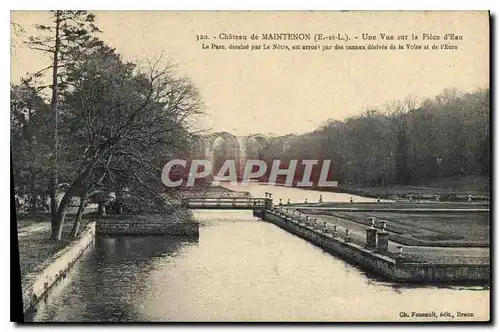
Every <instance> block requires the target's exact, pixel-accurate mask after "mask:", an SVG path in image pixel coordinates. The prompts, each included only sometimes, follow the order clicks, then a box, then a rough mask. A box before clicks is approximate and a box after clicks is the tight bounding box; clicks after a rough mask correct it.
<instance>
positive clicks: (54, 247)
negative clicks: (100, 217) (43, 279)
mask: <svg viewBox="0 0 500 332" xmlns="http://www.w3.org/2000/svg"><path fill="white" fill-rule="evenodd" d="M29 220H30V218H27V219H26V220H23V219H21V220H19V221H18V227H19V224H20V223H21V224H24V225H25V226H26V225H29V224H30V223H28V222H29ZM73 220H74V216H69V217H68V218H67V221H66V222H65V224H64V226H63V237H62V240H61V241H53V240H51V239H50V227H49V228H48V229H43V230H39V231H36V232H32V233H30V234H29V235H27V236H23V237H18V241H19V264H20V269H21V278H23V277H24V276H25V275H26V274H28V273H30V272H32V271H33V270H34V269H35V268H36V267H37V266H38V265H39V264H41V263H43V262H44V261H45V260H46V259H47V258H49V257H51V256H52V255H54V254H55V253H56V252H58V251H59V250H61V249H62V248H64V247H65V246H66V245H68V243H70V242H71V240H72V239H70V238H69V234H70V232H71V228H72V227H73ZM87 222H88V219H83V220H82V223H81V225H80V232H81V231H82V230H84V229H85V227H86V226H87ZM31 224H33V222H31Z"/></svg>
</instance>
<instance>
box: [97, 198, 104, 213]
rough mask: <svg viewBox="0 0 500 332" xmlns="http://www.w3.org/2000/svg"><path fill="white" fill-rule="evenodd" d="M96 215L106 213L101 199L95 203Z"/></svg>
mask: <svg viewBox="0 0 500 332" xmlns="http://www.w3.org/2000/svg"><path fill="white" fill-rule="evenodd" d="M97 215H98V216H99V217H104V216H105V215H106V207H105V206H104V201H102V200H100V201H99V202H98V203H97Z"/></svg>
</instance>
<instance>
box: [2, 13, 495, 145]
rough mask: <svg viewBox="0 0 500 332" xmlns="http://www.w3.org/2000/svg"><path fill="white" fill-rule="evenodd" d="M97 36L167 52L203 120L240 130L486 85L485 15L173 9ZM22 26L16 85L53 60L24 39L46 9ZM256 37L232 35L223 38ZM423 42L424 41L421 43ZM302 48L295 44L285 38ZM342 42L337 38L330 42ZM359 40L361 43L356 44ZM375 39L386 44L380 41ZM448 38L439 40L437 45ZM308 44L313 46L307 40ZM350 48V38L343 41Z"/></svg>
mask: <svg viewBox="0 0 500 332" xmlns="http://www.w3.org/2000/svg"><path fill="white" fill-rule="evenodd" d="M94 13H95V14H96V17H97V18H96V23H97V25H98V26H99V28H100V29H101V30H102V31H103V33H101V34H99V37H100V38H102V39H104V40H105V41H106V42H108V43H109V44H111V46H113V47H115V48H116V49H117V52H118V53H120V54H122V55H123V56H124V58H125V59H127V60H137V61H142V60H145V59H147V58H149V59H154V58H156V57H158V56H160V55H161V54H163V55H166V57H167V58H169V59H172V60H173V61H174V62H175V63H176V64H177V70H178V72H179V73H180V74H182V75H187V76H189V77H190V78H191V80H192V81H193V83H194V84H195V85H196V86H197V87H198V89H199V90H200V93H201V96H202V98H203V100H204V103H205V107H206V116H205V117H204V118H203V119H200V125H201V126H204V127H205V128H206V129H211V130H212V131H214V132H218V131H227V132H230V133H232V134H235V135H248V134H255V133H262V134H270V135H286V134H290V133H295V134H300V133H304V132H309V131H312V130H314V129H316V128H317V127H319V126H321V125H322V124H324V123H325V122H326V121H327V120H328V119H335V120H342V119H345V118H347V117H349V116H353V115H357V114H360V113H362V112H363V111H365V110H366V109H368V108H373V107H378V106H382V105H384V104H385V103H387V102H390V101H392V100H403V99H405V98H406V97H407V96H413V97H417V98H425V97H431V96H434V95H437V94H439V93H440V92H441V91H442V90H443V89H445V88H457V89H459V90H461V91H465V92H470V91H473V90H475V89H478V88H486V87H488V85H489V18H488V14H487V12H440V13H438V12H290V11H289V12H224V11H222V12H196V11H191V12H166V11H154V12H153V11H135V12H132V11H96V12H94ZM11 19H12V21H13V22H16V23H18V24H20V25H21V26H22V27H23V28H24V30H25V32H24V33H22V34H20V35H13V37H12V38H13V39H12V48H11V49H12V52H11V53H12V58H11V81H12V82H14V83H17V82H18V81H19V78H20V77H22V76H23V75H25V74H26V73H27V72H35V71H37V70H38V69H40V68H43V67H44V66H46V64H47V63H48V61H49V58H48V57H43V56H42V55H41V54H40V53H39V52H36V51H32V50H29V49H27V48H26V47H25V46H23V45H22V40H23V39H25V38H27V36H29V35H33V34H36V30H35V29H34V27H33V24H35V23H47V22H48V16H47V13H46V12H35V11H31V12H26V11H16V12H12V15H11ZM275 32H293V33H299V32H301V33H311V34H315V33H324V34H336V33H347V34H348V35H349V36H361V34H362V33H369V34H371V35H375V36H379V35H380V33H387V34H411V33H416V34H417V35H422V34H423V33H435V34H445V33H455V34H457V35H462V36H463V40H461V41H456V42H454V43H455V44H456V45H458V46H459V50H455V51H380V50H378V51H375V50H374V51H330V52H321V51H297V52H284V51H253V52H251V51H236V50H226V51H216V50H211V49H208V50H206V49H202V47H201V42H200V41H196V35H198V34H206V35H207V36H210V37H212V36H218V35H219V34H220V33H228V34H238V35H243V34H246V35H250V34H252V33H256V34H258V35H261V34H262V33H275ZM230 42H232V43H234V44H241V43H249V41H238V40H234V41H225V42H221V43H226V44H228V43H230ZM421 42H422V41H418V43H421ZM283 43H284V44H287V43H288V44H289V45H291V44H295V43H296V42H283ZM335 43H339V44H341V43H342V42H333V44H335ZM352 43H354V42H352ZM374 43H376V44H383V43H385V44H387V42H383V41H381V40H380V39H378V40H376V41H374ZM439 43H441V42H439ZM303 44H311V45H313V44H315V43H314V42H303ZM344 45H345V44H344Z"/></svg>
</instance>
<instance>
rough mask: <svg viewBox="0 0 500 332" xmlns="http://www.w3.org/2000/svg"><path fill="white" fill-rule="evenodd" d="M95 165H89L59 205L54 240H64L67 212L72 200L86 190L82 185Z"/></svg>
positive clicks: (53, 233) (53, 231) (53, 234)
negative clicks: (63, 231) (63, 233)
mask: <svg viewBox="0 0 500 332" xmlns="http://www.w3.org/2000/svg"><path fill="white" fill-rule="evenodd" d="M92 168H93V164H91V165H88V166H87V168H86V169H85V170H84V171H83V172H82V173H81V174H80V175H79V176H78V178H77V179H76V180H75V181H74V182H73V183H72V184H71V186H70V187H69V188H68V190H67V191H66V193H65V194H64V196H63V198H62V199H61V202H60V203H59V209H58V211H57V219H56V221H57V222H56V223H55V228H54V226H53V228H52V236H51V238H52V239H53V240H57V241H59V240H61V238H62V230H63V226H64V220H65V219H66V210H67V208H68V206H69V203H70V201H71V198H72V197H73V196H74V195H75V194H76V193H77V192H79V191H80V190H83V189H86V188H82V184H83V182H84V180H85V179H86V178H87V176H88V175H89V174H90V172H91V171H92Z"/></svg>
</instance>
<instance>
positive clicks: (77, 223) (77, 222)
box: [69, 194, 87, 238]
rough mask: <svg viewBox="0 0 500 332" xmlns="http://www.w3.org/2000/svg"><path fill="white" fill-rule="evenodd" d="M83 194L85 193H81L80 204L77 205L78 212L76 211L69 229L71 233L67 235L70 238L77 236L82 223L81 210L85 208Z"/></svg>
mask: <svg viewBox="0 0 500 332" xmlns="http://www.w3.org/2000/svg"><path fill="white" fill-rule="evenodd" d="M85 196H87V195H86V194H83V195H81V196H80V205H79V206H78V212H77V213H76V217H75V223H74V224H73V228H72V229H71V233H70V235H69V236H70V237H72V238H74V237H77V236H78V231H79V229H80V224H81V223H82V215H83V210H84V208H85Z"/></svg>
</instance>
